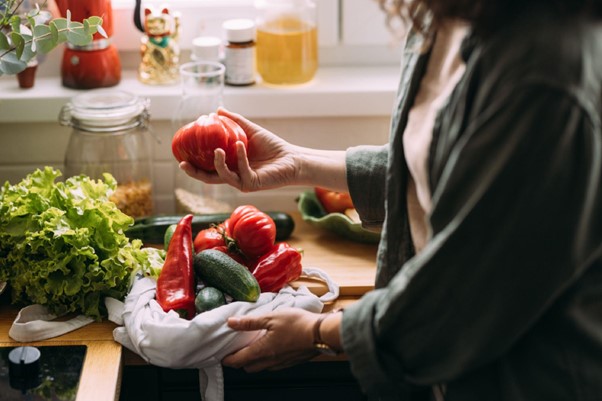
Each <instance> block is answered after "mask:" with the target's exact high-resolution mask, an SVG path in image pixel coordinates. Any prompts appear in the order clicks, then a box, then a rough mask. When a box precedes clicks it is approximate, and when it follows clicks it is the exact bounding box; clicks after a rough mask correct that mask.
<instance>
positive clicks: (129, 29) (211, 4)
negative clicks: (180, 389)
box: [113, 0, 401, 66]
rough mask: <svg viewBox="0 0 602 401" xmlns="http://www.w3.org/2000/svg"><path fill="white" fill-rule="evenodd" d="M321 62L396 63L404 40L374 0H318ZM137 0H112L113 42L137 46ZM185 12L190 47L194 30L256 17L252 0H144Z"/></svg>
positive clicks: (217, 32) (215, 32) (199, 32)
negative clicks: (397, 36) (398, 38)
mask: <svg viewBox="0 0 602 401" xmlns="http://www.w3.org/2000/svg"><path fill="white" fill-rule="evenodd" d="M315 3H316V6H317V21H318V42H319V46H320V65H337V66H340V65H396V64H398V63H399V56H400V54H401V51H400V49H401V44H400V43H399V42H396V41H395V39H394V38H393V36H392V35H391V33H390V32H389V31H388V30H387V28H386V27H385V16H384V13H383V12H382V11H381V10H380V9H379V6H378V4H377V2H376V1H375V0H315ZM134 4H135V0H113V14H114V15H113V18H114V26H115V27H116V28H115V30H116V32H115V35H114V38H113V42H114V43H115V45H116V46H117V48H118V49H120V51H137V50H138V47H139V43H140V35H141V34H140V32H139V31H138V30H137V29H136V27H135V26H134V25H133V23H132V20H133V9H134ZM164 5H167V7H168V8H169V9H170V10H173V11H178V12H180V14H181V27H182V34H181V38H180V46H181V47H182V49H184V50H188V49H189V48H190V44H191V43H192V39H193V38H194V37H196V36H217V37H222V38H223V30H222V28H221V25H222V22H223V21H224V20H226V19H229V18H254V17H255V15H256V12H255V8H254V0H170V1H169V2H165V1H157V0H142V6H143V7H144V6H153V7H162V6H164Z"/></svg>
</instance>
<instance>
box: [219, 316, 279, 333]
mask: <svg viewBox="0 0 602 401" xmlns="http://www.w3.org/2000/svg"><path fill="white" fill-rule="evenodd" d="M269 322H270V318H269V317H268V315H264V316H261V317H252V316H234V317H230V318H228V326H229V327H230V328H231V329H234V330H238V331H253V330H262V329H267V328H268V325H269Z"/></svg>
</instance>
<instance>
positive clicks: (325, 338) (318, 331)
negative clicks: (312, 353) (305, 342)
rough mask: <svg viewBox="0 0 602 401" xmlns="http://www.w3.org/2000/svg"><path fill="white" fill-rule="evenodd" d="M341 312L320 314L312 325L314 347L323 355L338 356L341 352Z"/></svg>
mask: <svg viewBox="0 0 602 401" xmlns="http://www.w3.org/2000/svg"><path fill="white" fill-rule="evenodd" d="M342 315H343V313H342V311H333V312H331V313H324V314H320V315H319V316H318V318H317V319H316V322H315V323H314V328H313V333H314V346H315V348H316V349H317V350H318V351H319V352H320V353H323V354H327V355H338V354H340V353H342V352H343V347H342V346H341V339H340V334H339V327H340V325H341V319H342Z"/></svg>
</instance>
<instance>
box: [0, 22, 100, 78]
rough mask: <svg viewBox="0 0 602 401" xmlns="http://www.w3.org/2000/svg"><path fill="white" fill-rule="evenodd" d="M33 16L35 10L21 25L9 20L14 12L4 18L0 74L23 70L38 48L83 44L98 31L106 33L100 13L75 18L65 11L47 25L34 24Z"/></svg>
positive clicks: (0, 46)
mask: <svg viewBox="0 0 602 401" xmlns="http://www.w3.org/2000/svg"><path fill="white" fill-rule="evenodd" d="M34 16H35V13H34V14H30V15H28V16H27V18H26V21H27V22H26V23H20V25H19V23H15V22H14V21H12V20H13V18H14V16H11V17H9V18H8V19H5V20H6V22H7V25H6V26H5V28H4V29H3V30H0V52H1V53H0V75H2V74H16V73H18V72H20V71H23V70H24V69H25V68H26V67H27V62H29V61H30V60H31V59H32V58H34V57H35V56H36V54H37V53H38V52H39V53H48V52H50V51H51V50H52V49H54V48H55V47H56V46H57V45H59V44H61V43H65V42H69V43H71V44H73V45H76V46H85V45H87V44H89V43H90V42H92V40H93V35H94V34H95V33H97V32H98V33H99V34H101V35H102V36H104V37H105V38H106V37H108V36H107V34H106V32H105V31H104V29H103V28H102V18H100V17H96V16H93V17H90V18H86V19H85V20H83V21H82V22H76V21H71V13H70V12H69V11H67V18H56V19H54V20H52V21H50V22H49V23H48V25H46V24H41V23H40V24H36V21H35V19H34V18H33V17H34ZM7 27H11V28H12V31H10V30H9V29H7ZM21 27H25V28H27V31H28V33H24V32H22V29H21Z"/></svg>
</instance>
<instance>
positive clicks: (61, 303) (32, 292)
mask: <svg viewBox="0 0 602 401" xmlns="http://www.w3.org/2000/svg"><path fill="white" fill-rule="evenodd" d="M61 175H62V174H61V172H60V171H58V170H54V169H52V168H50V167H46V168H45V169H44V170H36V171H35V172H33V173H31V174H30V175H28V176H27V177H25V178H24V179H23V180H22V181H21V182H20V183H18V184H16V185H10V184H9V183H8V182H6V183H5V184H4V186H3V187H2V188H1V189H0V281H8V283H9V285H10V288H11V293H12V301H13V303H39V304H42V305H44V306H46V307H48V309H49V310H50V311H51V312H52V313H54V314H57V315H62V314H65V313H68V312H77V313H83V314H85V315H87V316H90V317H92V318H95V319H97V320H100V319H101V318H102V317H103V316H106V310H105V308H104V302H103V300H104V297H106V296H109V297H114V298H117V299H123V298H124V297H125V294H126V292H127V290H128V288H129V284H130V281H131V277H132V276H133V274H134V273H135V272H137V271H142V272H143V273H145V274H148V275H158V274H159V269H160V267H161V265H162V263H163V254H164V252H163V251H159V250H156V249H152V248H144V249H143V248H142V242H141V241H139V240H132V241H130V240H129V239H128V238H127V237H126V236H125V234H124V231H125V229H126V228H127V227H128V226H130V225H132V224H133V222H134V220H133V218H131V217H130V216H128V215H126V214H124V213H122V212H121V211H120V210H119V209H118V208H117V206H116V205H115V204H114V203H113V202H111V201H109V197H110V195H111V194H112V193H113V191H114V190H115V188H116V187H117V182H116V181H115V179H114V178H113V176H111V175H110V174H105V175H104V181H103V180H92V179H91V178H89V177H87V176H85V175H80V176H77V177H71V178H69V179H67V180H65V181H64V182H57V181H56V180H57V178H58V177H60V176H61Z"/></svg>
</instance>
